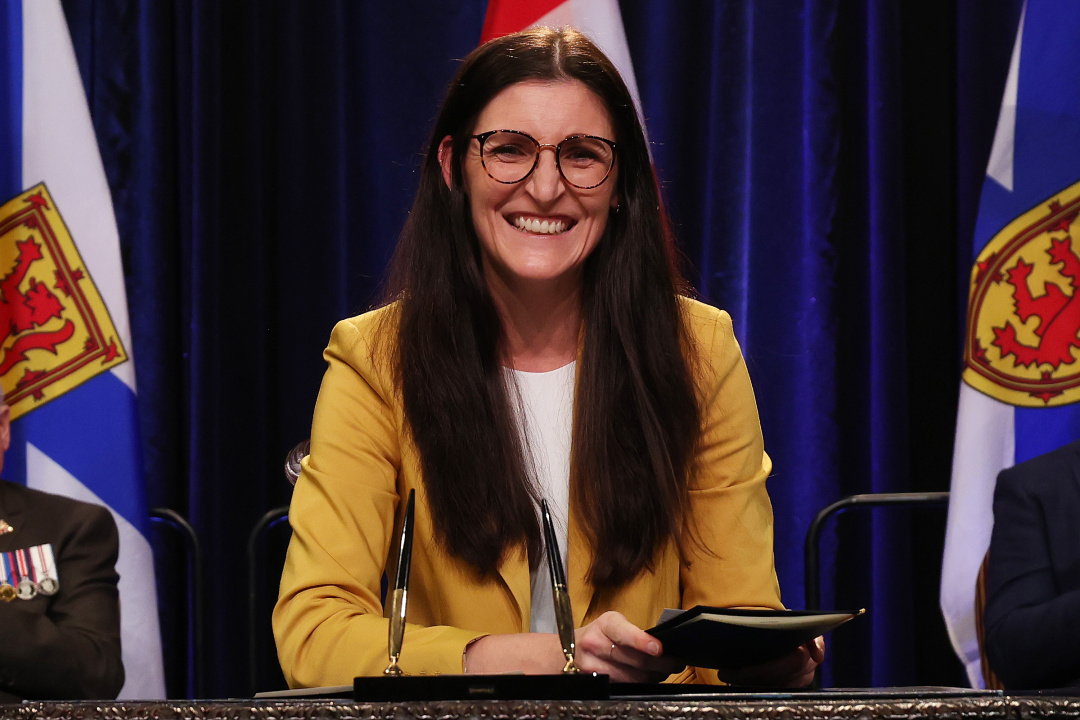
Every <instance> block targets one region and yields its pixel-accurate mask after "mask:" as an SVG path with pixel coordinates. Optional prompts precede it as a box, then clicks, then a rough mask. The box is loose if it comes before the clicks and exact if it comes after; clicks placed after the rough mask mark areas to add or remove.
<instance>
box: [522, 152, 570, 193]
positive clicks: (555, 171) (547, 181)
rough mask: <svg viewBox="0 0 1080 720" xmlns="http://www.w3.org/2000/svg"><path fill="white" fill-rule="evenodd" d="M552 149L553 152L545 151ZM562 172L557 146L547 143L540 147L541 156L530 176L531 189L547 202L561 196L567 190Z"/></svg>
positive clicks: (531, 191)
mask: <svg viewBox="0 0 1080 720" xmlns="http://www.w3.org/2000/svg"><path fill="white" fill-rule="evenodd" d="M545 150H551V152H544V151H545ZM565 189H566V188H565V186H564V185H563V179H562V174H561V173H560V172H559V166H558V164H557V163H556V161H555V148H554V147H552V146H551V145H545V146H542V147H541V148H540V157H539V159H538V160H537V163H536V169H535V170H533V171H532V174H531V175H530V176H529V191H530V193H531V194H532V195H533V196H534V197H535V198H536V199H537V200H540V201H541V202H547V201H551V200H554V199H556V198H558V197H559V195H561V194H562V193H563V191H564V190H565Z"/></svg>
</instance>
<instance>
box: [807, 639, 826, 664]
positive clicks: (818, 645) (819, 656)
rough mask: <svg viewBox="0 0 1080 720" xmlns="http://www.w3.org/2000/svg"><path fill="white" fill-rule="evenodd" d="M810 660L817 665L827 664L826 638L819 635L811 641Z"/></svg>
mask: <svg viewBox="0 0 1080 720" xmlns="http://www.w3.org/2000/svg"><path fill="white" fill-rule="evenodd" d="M809 645H810V659H811V660H813V661H814V663H815V664H817V665H820V664H821V663H823V662H825V638H824V636H822V635H818V636H817V637H816V638H814V639H813V640H811V641H810V643H809Z"/></svg>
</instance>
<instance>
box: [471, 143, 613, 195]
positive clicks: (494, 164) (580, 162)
mask: <svg viewBox="0 0 1080 720" xmlns="http://www.w3.org/2000/svg"><path fill="white" fill-rule="evenodd" d="M472 137H473V138H475V139H476V140H477V141H479V142H480V163H481V164H482V165H483V166H484V170H486V171H487V174H488V176H489V177H491V179H492V180H494V181H496V182H501V183H503V184H505V185H511V184H513V183H519V182H521V181H522V180H524V179H525V178H527V177H529V175H531V174H532V171H533V170H535V169H536V166H537V165H538V164H539V163H540V151H541V150H542V149H544V148H546V147H549V148H554V150H555V167H557V168H558V169H559V174H560V175H562V177H563V179H564V180H566V182H568V183H570V184H571V185H573V186H574V187H576V188H579V189H581V190H589V189H591V188H594V187H597V186H599V185H602V184H603V183H604V181H605V180H607V178H608V175H610V174H611V168H612V166H614V165H615V143H614V142H612V141H611V140H608V139H606V138H602V137H596V136H595V135H571V136H570V137H568V138H566V139H565V140H563V141H562V142H561V143H559V144H558V145H550V144H547V143H539V142H537V141H536V138H534V137H533V136H532V135H529V134H527V133H523V132H519V131H518V130H489V131H487V132H485V133H480V134H479V135H473V136H472Z"/></svg>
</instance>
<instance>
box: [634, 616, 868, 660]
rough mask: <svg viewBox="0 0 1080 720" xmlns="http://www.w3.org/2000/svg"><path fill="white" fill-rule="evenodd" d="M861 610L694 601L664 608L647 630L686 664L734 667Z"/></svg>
mask: <svg viewBox="0 0 1080 720" xmlns="http://www.w3.org/2000/svg"><path fill="white" fill-rule="evenodd" d="M863 612H865V611H864V610H858V611H856V612H834V611H827V612H816V611H811V610H742V609H737V608H718V607H708V606H705V605H698V606H697V607H694V608H691V609H690V610H671V609H668V610H665V611H664V612H663V613H662V614H661V615H660V622H659V623H657V625H656V626H655V627H653V628H650V629H649V630H647V631H646V632H648V633H649V634H651V635H653V636H654V637H656V638H658V639H659V640H660V642H662V643H663V644H664V653H665V654H667V655H673V656H675V657H677V658H681V659H682V660H684V661H685V662H686V663H687V664H689V665H695V666H697V667H707V668H714V669H720V668H737V667H743V666H746V665H757V664H759V663H763V662H768V661H770V660H775V659H777V658H779V657H781V656H782V655H784V654H786V653H788V652H790V651H792V650H794V649H795V648H797V647H798V646H800V645H802V644H803V643H805V642H807V641H809V640H812V639H814V638H816V637H817V636H818V635H824V634H825V633H827V632H829V631H831V630H833V629H835V628H837V627H839V626H840V625H843V624H844V623H846V622H847V621H848V620H851V619H852V618H854V617H857V616H859V615H861V614H863Z"/></svg>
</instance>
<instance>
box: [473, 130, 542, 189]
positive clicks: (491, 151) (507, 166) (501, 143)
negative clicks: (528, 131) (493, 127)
mask: <svg viewBox="0 0 1080 720" xmlns="http://www.w3.org/2000/svg"><path fill="white" fill-rule="evenodd" d="M482 152H483V158H484V167H485V168H486V169H487V171H488V174H489V175H491V177H493V178H494V179H496V180H498V181H499V182H504V183H515V182H518V181H520V180H524V179H525V176H526V175H528V174H529V171H531V170H532V169H533V165H534V164H535V163H536V143H535V142H533V140H532V139H531V138H529V137H528V136H526V135H522V134H520V133H513V132H497V133H494V134H493V135H491V136H490V137H488V139H487V140H486V141H485V142H484V147H483V150H482Z"/></svg>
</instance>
